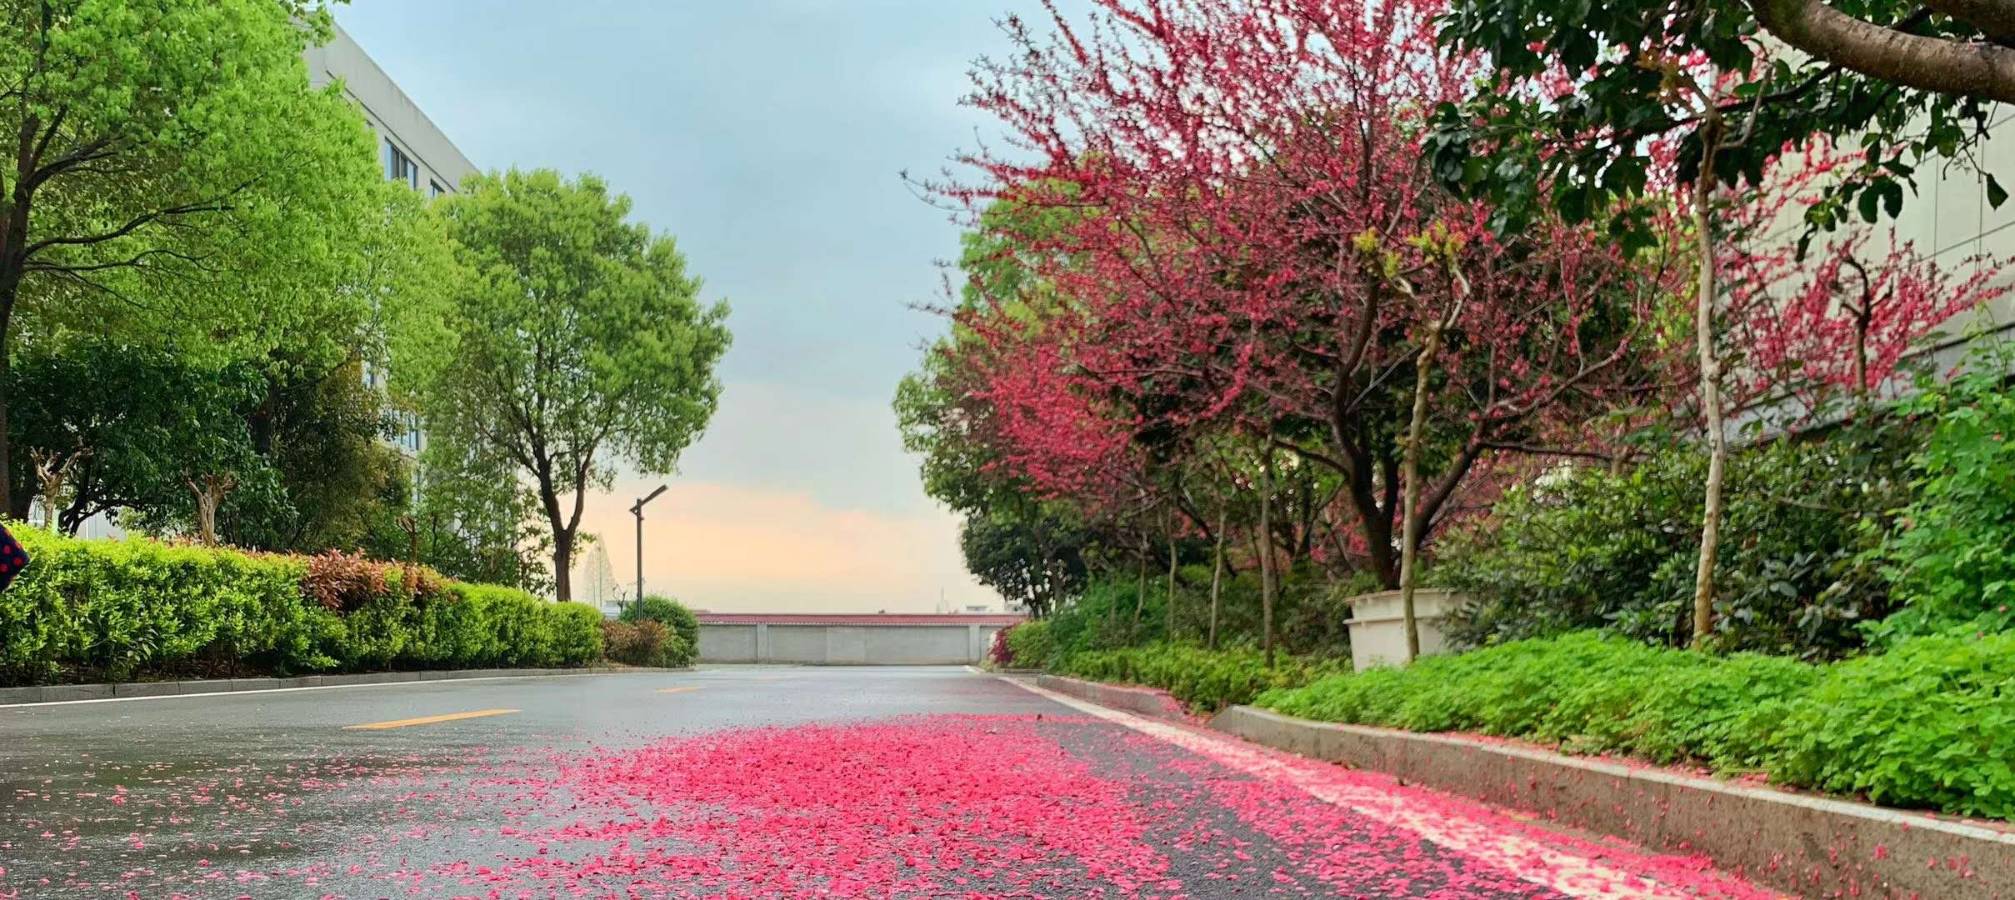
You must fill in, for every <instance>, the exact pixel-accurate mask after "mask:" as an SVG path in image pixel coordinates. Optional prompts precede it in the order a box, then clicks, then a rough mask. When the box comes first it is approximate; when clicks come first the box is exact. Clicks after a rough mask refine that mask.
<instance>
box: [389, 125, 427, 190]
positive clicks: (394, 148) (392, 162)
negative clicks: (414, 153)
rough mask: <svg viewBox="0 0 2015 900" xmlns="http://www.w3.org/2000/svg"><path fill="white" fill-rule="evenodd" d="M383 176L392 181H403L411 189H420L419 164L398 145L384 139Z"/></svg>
mask: <svg viewBox="0 0 2015 900" xmlns="http://www.w3.org/2000/svg"><path fill="white" fill-rule="evenodd" d="M385 177H386V178H390V179H392V180H393V181H403V182H405V183H406V186H407V187H410V188H412V189H413V190H416V191H417V190H419V189H420V166H419V164H417V163H415V162H413V158H412V157H410V156H407V155H406V151H404V150H401V149H399V145H397V144H394V143H392V139H391V138H386V139H385Z"/></svg>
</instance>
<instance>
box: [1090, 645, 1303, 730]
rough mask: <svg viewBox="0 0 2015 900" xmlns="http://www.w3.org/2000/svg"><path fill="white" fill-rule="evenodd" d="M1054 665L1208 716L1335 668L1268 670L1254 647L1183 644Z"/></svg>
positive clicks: (1285, 661) (1285, 664)
mask: <svg viewBox="0 0 2015 900" xmlns="http://www.w3.org/2000/svg"><path fill="white" fill-rule="evenodd" d="M1050 663H1051V665H1050V669H1051V671H1054V672H1056V673H1057V674H1060V675H1069V676H1071V677H1073V678H1085V679H1089V680H1092V681H1110V682H1118V683H1124V684H1139V685H1146V686H1148V687H1155V688H1161V689H1162V690H1165V691H1168V692H1169V694H1170V695H1171V696H1173V697H1175V698H1176V699H1177V700H1180V701H1182V703H1183V705H1185V706H1187V707H1189V708H1190V709H1192V710H1194V711H1197V712H1205V713H1208V712H1215V711H1217V710H1220V709H1223V708H1224V707H1227V706H1234V705H1237V704H1240V703H1250V702H1251V701H1252V700H1253V698H1254V697H1257V696H1259V694H1260V693H1261V692H1263V691H1267V690H1269V689H1274V688H1283V687H1294V686H1298V685H1302V684H1306V683H1308V682H1309V681H1310V680H1312V679H1314V678H1316V677H1318V676H1319V675H1321V674H1324V673H1327V672H1330V671H1334V670H1335V667H1334V665H1333V664H1330V663H1312V662H1309V661H1307V660H1302V659H1298V658H1295V657H1290V656H1286V655H1281V656H1279V657H1277V658H1276V659H1275V665H1274V666H1273V667H1272V668H1268V667H1267V665H1266V657H1265V655H1264V654H1262V653H1261V652H1260V651H1258V650H1255V649H1252V648H1238V649H1232V650H1205V649H1203V648H1202V647H1194V646H1188V645H1182V644H1152V645H1148V646H1145V647H1127V648H1124V649H1119V650H1089V651H1085V652H1081V653H1073V654H1071V655H1069V656H1066V657H1063V658H1061V659H1052V660H1051V661H1050Z"/></svg>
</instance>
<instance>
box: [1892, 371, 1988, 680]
mask: <svg viewBox="0 0 2015 900" xmlns="http://www.w3.org/2000/svg"><path fill="white" fill-rule="evenodd" d="M1992 362H1994V363H1995V364H1994V365H1991V366H1981V367H1977V368H1976V369H1975V371H1974V373H1973V374H1969V375H1966V376H1965V377H1962V378H1960V379H1958V380H1956V381H1954V382H1953V383H1951V384H1949V385H1942V386H1930V385H1927V386H1926V387H1927V389H1926V390H1922V391H1919V392H1918V393H1917V394H1916V395H1915V396H1914V397H1913V398H1912V399H1911V400H1910V401H1908V406H1907V407H1906V408H1908V409H1910V410H1911V411H1912V412H1915V413H1918V414H1920V415H1922V416H1924V417H1926V418H1928V419H1929V420H1931V422H1932V423H1933V424H1932V428H1931V436H1930V438H1929V439H1928V440H1927V441H1926V442H1925V446H1924V449H1923V451H1922V452H1920V453H1919V454H1917V456H1916V457H1915V458H1913V460H1912V464H1913V466H1914V469H1915V474H1916V476H1917V489H1916V493H1915V496H1914V497H1913V498H1912V499H1911V503H1910V505H1909V506H1908V507H1907V508H1906V509H1904V511H1903V513H1902V516H1901V517H1900V518H1901V521H1902V523H1903V526H1902V527H1901V528H1898V529H1897V530H1896V532H1895V533H1894V535H1892V536H1891V537H1890V539H1889V542H1888V544H1887V545H1886V546H1884V547H1883V548H1882V553H1881V556H1882V559H1883V561H1884V566H1883V571H1884V572H1885V574H1887V575H1888V576H1889V577H1891V578H1893V579H1894V580H1895V582H1896V596H1897V599H1898V600H1899V601H1900V602H1901V603H1902V604H1903V608H1902V609H1901V610H1899V611H1898V612H1897V613H1896V614H1895V615H1892V616H1890V617H1889V618H1888V619H1887V620H1885V621H1883V622H1881V623H1878V624H1876V625H1873V626H1872V627H1871V628H1870V631H1871V632H1872V633H1873V634H1874V636H1875V638H1876V640H1877V641H1878V642H1888V641H1892V640H1896V639H1899V638H1906V637H1910V636H1913V635H1923V634H1931V633H1935V632H1938V631H1942V630H1945V629H1948V628H1952V627H1954V626H1966V627H1970V628H1973V629H1976V630H1981V631H2006V630H2011V629H2015V611H2011V610H2015V441H2010V440H2009V439H2008V436H2009V435H2010V434H2011V433H2015V394H2011V393H2009V391H2008V389H2007V387H2006V385H2005V384H2004V382H2003V377H2002V375H2001V374H2000V373H2004V372H2006V371H2008V367H2007V364H2006V361H2003V360H1994V361H1992Z"/></svg>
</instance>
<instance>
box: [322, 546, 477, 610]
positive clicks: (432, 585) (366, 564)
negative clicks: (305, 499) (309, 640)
mask: <svg viewBox="0 0 2015 900" xmlns="http://www.w3.org/2000/svg"><path fill="white" fill-rule="evenodd" d="M448 584H449V583H448V579H446V578H444V577H442V575H441V573H439V572H436V571H434V570H433V569H430V568H428V567H426V566H406V565H399V564H395V563H385V562H379V561H377V560H373V559H367V558H365V557H364V556H363V555H362V554H349V553H344V552H342V551H340V550H331V551H329V552H327V553H323V554H319V555H316V556H311V557H308V574H307V575H306V576H304V577H303V578H302V579H301V593H302V594H303V595H305V596H306V597H307V598H308V599H309V600H312V601H314V602H316V603H319V604H321V606H322V608H323V609H326V610H329V611H330V612H337V613H349V612H355V611H356V610H358V609H360V608H362V607H363V606H364V604H366V603H369V602H371V601H372V600H374V599H376V598H379V597H385V596H391V595H396V596H398V597H400V598H401V599H406V600H411V601H412V602H413V603H414V604H415V605H425V604H426V603H428V602H429V601H433V600H440V599H448V598H452V597H453V596H454V593H453V592H452V591H450V590H449V589H448Z"/></svg>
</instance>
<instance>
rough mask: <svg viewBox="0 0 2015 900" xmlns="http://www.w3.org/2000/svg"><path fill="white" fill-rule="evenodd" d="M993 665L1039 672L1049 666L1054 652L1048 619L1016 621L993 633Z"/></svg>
mask: <svg viewBox="0 0 2015 900" xmlns="http://www.w3.org/2000/svg"><path fill="white" fill-rule="evenodd" d="M994 647H995V650H996V652H995V653H994V655H993V662H994V664H995V665H997V666H1006V667H1012V668H1016V669H1041V668H1044V667H1046V666H1048V665H1049V662H1050V654H1051V651H1052V650H1054V649H1055V642H1054V638H1053V636H1052V635H1051V634H1050V626H1049V620H1047V619H1031V620H1029V621H1026V622H1017V623H1015V624H1013V625H1010V626H1008V627H1007V628H1004V629H1002V630H1000V631H998V632H995V633H994Z"/></svg>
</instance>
